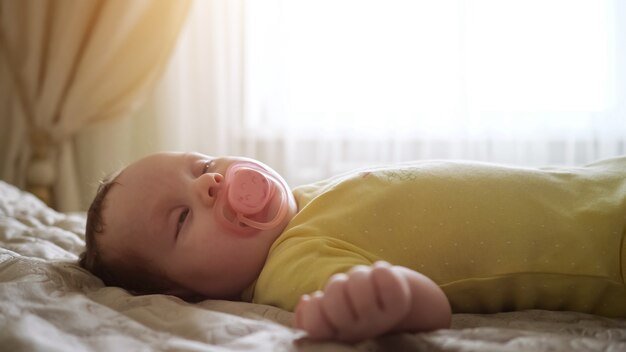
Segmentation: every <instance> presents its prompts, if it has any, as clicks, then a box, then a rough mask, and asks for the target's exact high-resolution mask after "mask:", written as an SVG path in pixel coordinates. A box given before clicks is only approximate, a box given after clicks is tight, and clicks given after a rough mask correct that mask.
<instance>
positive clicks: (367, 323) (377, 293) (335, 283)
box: [295, 262, 411, 342]
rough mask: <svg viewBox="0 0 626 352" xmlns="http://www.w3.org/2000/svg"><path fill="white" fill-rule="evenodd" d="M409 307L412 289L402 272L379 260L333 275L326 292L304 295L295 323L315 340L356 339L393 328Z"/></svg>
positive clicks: (408, 311)
mask: <svg viewBox="0 0 626 352" xmlns="http://www.w3.org/2000/svg"><path fill="white" fill-rule="evenodd" d="M410 308H411V290H410V287H409V282H408V280H407V278H406V277H405V276H404V275H402V271H399V270H397V268H396V269H394V267H392V266H391V265H390V264H388V263H386V262H377V263H375V264H374V265H373V266H371V267H366V266H357V267H355V268H353V269H352V270H351V271H350V272H349V273H348V274H337V275H334V276H333V277H332V278H331V279H330V280H329V281H328V283H327V284H326V287H325V288H324V292H321V291H317V292H315V293H313V294H312V295H304V296H302V297H301V299H300V302H299V303H298V306H297V307H296V322H295V326H296V327H297V328H300V329H303V330H305V331H307V332H308V334H309V337H310V338H312V339H320V340H325V339H335V340H339V341H345V342H356V341H360V340H364V339H367V338H371V337H375V336H378V335H382V334H384V333H387V332H390V331H392V330H393V329H394V328H396V327H397V326H398V325H399V324H400V323H401V322H402V321H404V320H405V319H404V318H405V316H406V315H407V314H409V313H410V310H411V309H410Z"/></svg>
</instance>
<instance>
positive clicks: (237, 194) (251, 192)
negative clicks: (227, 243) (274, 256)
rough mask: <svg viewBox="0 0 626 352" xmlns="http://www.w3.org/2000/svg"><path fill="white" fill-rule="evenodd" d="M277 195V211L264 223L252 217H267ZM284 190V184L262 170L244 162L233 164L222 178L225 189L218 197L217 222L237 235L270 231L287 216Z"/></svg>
mask: <svg viewBox="0 0 626 352" xmlns="http://www.w3.org/2000/svg"><path fill="white" fill-rule="evenodd" d="M277 192H278V193H279V195H280V197H281V202H280V207H279V209H278V211H277V212H276V214H275V215H274V216H273V217H272V218H271V219H269V220H267V221H259V220H255V219H254V218H255V216H256V217H257V218H258V217H262V216H268V215H270V214H268V212H269V211H270V209H269V207H270V206H271V203H272V199H273V198H274V196H275V195H276V193H277ZM286 192H287V189H286V187H285V186H284V185H283V183H282V182H281V181H280V180H279V179H278V178H276V177H275V176H273V175H271V174H270V173H269V172H268V171H267V170H265V169H263V168H262V167H261V166H259V165H257V164H255V163H252V162H247V161H240V162H235V163H233V164H232V165H231V166H229V167H228V169H227V170H226V173H225V175H224V188H223V189H222V191H221V192H219V193H218V195H217V199H216V203H215V208H214V210H215V211H214V213H215V216H216V218H217V221H218V222H219V223H221V224H222V225H223V226H226V227H227V228H230V229H231V230H234V231H236V232H242V233H247V232H253V231H256V230H269V229H271V228H274V227H275V226H277V225H278V224H279V223H280V222H281V221H282V220H283V219H284V218H285V216H286V215H287V210H288V201H287V193H286Z"/></svg>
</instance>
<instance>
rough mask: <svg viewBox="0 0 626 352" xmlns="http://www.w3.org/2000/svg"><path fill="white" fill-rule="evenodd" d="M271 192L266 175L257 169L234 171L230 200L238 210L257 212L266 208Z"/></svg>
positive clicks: (241, 211)
mask: <svg viewBox="0 0 626 352" xmlns="http://www.w3.org/2000/svg"><path fill="white" fill-rule="evenodd" d="M271 193H272V192H271V188H270V184H269V182H268V180H267V178H265V176H263V175H262V174H261V173H259V172H258V171H256V170H253V169H248V168H241V169H239V170H237V171H236V172H234V174H233V175H232V179H231V180H230V189H229V192H228V201H229V203H230V205H231V207H232V208H233V209H234V210H235V211H236V212H239V213H242V214H244V215H250V214H256V213H258V212H260V211H261V210H263V208H265V206H266V205H267V202H268V201H269V200H270V196H271Z"/></svg>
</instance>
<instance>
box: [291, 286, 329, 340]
mask: <svg viewBox="0 0 626 352" xmlns="http://www.w3.org/2000/svg"><path fill="white" fill-rule="evenodd" d="M322 297H323V294H322V293H321V292H319V291H318V292H315V293H314V294H313V295H303V296H302V297H301V298H300V302H299V303H298V306H297V307H296V322H295V325H296V328H299V329H303V330H305V331H306V332H307V333H308V335H309V337H310V338H312V339H314V340H324V339H330V338H332V337H333V336H334V334H335V332H334V330H333V328H332V326H331V325H330V324H329V322H328V319H327V318H326V317H325V316H324V312H323V310H322V309H323V308H322V304H321V303H322V302H321V300H322Z"/></svg>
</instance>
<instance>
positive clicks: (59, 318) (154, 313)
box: [0, 181, 626, 351]
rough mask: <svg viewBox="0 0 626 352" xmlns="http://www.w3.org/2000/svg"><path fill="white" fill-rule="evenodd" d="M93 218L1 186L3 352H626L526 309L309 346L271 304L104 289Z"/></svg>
mask: <svg viewBox="0 0 626 352" xmlns="http://www.w3.org/2000/svg"><path fill="white" fill-rule="evenodd" d="M84 226H85V215H84V214H83V213H76V214H64V213H58V212H55V211H54V210H52V209H50V208H48V207H47V206H46V205H45V204H43V203H42V202H40V201H39V200H38V199H37V198H35V197H34V196H33V195H31V194H28V193H26V192H22V191H20V190H18V189H17V188H15V187H13V186H11V185H9V184H7V183H4V182H2V181H0V349H2V350H7V351H34V350H46V351H73V350H80V351H86V350H102V351H122V350H123V351H135V350H141V351H144V350H145V351H148V350H164V351H205V350H210V351H222V350H224V351H231V350H234V351H238V350H240V351H251V350H259V351H291V350H303V351H309V350H313V351H317V350H328V351H626V320H624V319H607V318H603V317H598V316H593V315H587V314H580V313H573V312H548V311H540V310H533V311H524V312H512V313H500V314H493V315H475V314H456V315H454V317H453V325H452V328H451V329H449V330H440V331H435V332H431V333H423V334H397V335H392V336H385V337H381V338H378V339H375V340H370V341H365V342H362V343H360V344H357V345H342V344H336V343H317V342H312V341H308V340H307V339H306V337H305V334H304V333H303V332H302V331H299V330H296V329H292V328H291V327H290V326H291V321H292V319H293V314H292V313H290V312H287V311H283V310H280V309H277V308H274V307H270V306H263V305H257V304H250V303H241V302H228V301H218V300H206V301H203V302H200V303H195V304H190V303H187V302H184V301H182V300H180V299H178V298H175V297H172V296H167V295H149V296H133V295H130V294H129V293H128V292H126V291H125V290H122V289H119V288H115V287H104V286H103V285H102V282H101V281H100V280H99V279H97V278H96V277H94V276H93V275H91V274H90V273H88V272H85V271H84V270H82V269H81V268H80V267H79V266H78V265H77V264H76V260H77V259H78V255H79V254H80V252H81V251H82V250H83V247H84V244H85V243H84Z"/></svg>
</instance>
